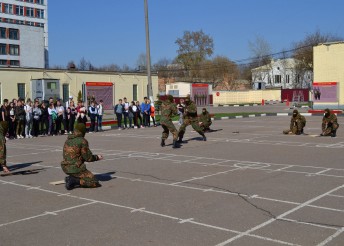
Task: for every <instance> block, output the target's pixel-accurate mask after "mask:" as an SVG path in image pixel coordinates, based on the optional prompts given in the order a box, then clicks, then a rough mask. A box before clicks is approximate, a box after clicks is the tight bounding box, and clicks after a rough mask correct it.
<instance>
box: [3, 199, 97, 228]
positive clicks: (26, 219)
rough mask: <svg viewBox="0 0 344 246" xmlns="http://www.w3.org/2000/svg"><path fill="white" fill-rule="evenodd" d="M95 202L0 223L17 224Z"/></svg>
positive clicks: (4, 224)
mask: <svg viewBox="0 0 344 246" xmlns="http://www.w3.org/2000/svg"><path fill="white" fill-rule="evenodd" d="M94 203H96V202H89V203H86V204H81V205H77V206H73V207H69V208H64V209H61V210H56V211H53V212H44V213H42V214H39V215H35V216H31V217H27V218H24V219H20V220H15V221H11V222H7V223H3V224H0V227H2V226H7V225H11V224H15V223H18V222H23V221H28V220H31V219H35V218H39V217H42V216H46V215H57V213H59V212H63V211H67V210H71V209H75V208H80V207H84V206H88V205H90V204H94Z"/></svg>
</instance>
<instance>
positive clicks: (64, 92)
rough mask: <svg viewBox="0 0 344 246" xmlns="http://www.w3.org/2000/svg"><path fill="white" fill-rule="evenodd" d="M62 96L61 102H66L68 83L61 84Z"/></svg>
mask: <svg viewBox="0 0 344 246" xmlns="http://www.w3.org/2000/svg"><path fill="white" fill-rule="evenodd" d="M62 98H63V102H64V103H65V102H68V99H69V85H68V84H63V85H62Z"/></svg>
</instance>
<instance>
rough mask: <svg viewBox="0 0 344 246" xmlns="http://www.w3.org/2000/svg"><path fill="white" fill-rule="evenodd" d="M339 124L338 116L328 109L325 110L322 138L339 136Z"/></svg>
mask: <svg viewBox="0 0 344 246" xmlns="http://www.w3.org/2000/svg"><path fill="white" fill-rule="evenodd" d="M338 127H339V124H338V122H337V116H336V115H335V114H331V112H330V110H329V109H328V108H327V109H325V115H324V117H323V119H322V125H321V129H322V133H321V134H320V136H331V137H336V136H337V129H338Z"/></svg>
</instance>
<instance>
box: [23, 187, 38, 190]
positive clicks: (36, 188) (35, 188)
mask: <svg viewBox="0 0 344 246" xmlns="http://www.w3.org/2000/svg"><path fill="white" fill-rule="evenodd" d="M40 188H41V186H37V187H30V188H27V189H26V190H38V189H40Z"/></svg>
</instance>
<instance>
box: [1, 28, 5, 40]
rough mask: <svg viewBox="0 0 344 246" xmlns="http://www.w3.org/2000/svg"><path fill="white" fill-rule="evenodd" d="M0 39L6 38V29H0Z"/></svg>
mask: <svg viewBox="0 0 344 246" xmlns="http://www.w3.org/2000/svg"><path fill="white" fill-rule="evenodd" d="M0 38H6V28H4V27H0Z"/></svg>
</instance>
